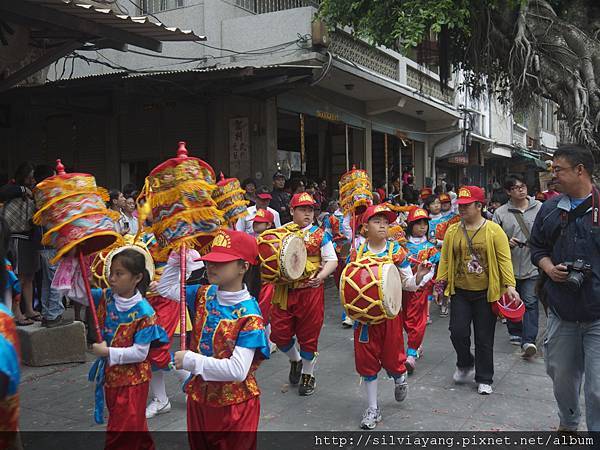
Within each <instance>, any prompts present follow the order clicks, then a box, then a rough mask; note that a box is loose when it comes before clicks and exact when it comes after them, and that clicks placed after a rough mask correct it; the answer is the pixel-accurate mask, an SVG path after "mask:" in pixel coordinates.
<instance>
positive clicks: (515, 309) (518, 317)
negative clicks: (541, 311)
mask: <svg viewBox="0 0 600 450" xmlns="http://www.w3.org/2000/svg"><path fill="white" fill-rule="evenodd" d="M491 307H492V312H493V313H494V314H495V315H497V316H499V317H503V318H505V319H507V320H510V321H511V322H521V321H522V320H523V316H524V315H525V304H524V303H521V304H520V305H519V306H515V304H514V302H513V301H512V300H510V299H509V298H508V295H506V294H504V295H503V296H502V297H500V300H498V301H497V302H493V303H492V305H491Z"/></svg>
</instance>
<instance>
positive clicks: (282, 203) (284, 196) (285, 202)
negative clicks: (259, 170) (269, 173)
mask: <svg viewBox="0 0 600 450" xmlns="http://www.w3.org/2000/svg"><path fill="white" fill-rule="evenodd" d="M284 187H285V176H284V175H283V174H282V173H281V172H275V174H274V175H273V192H271V197H272V199H271V203H270V204H269V206H270V207H271V208H273V209H274V210H275V211H277V212H278V213H279V217H280V218H281V223H282V224H286V223H288V222H291V220H292V216H291V215H290V194H288V193H287V192H285V191H284Z"/></svg>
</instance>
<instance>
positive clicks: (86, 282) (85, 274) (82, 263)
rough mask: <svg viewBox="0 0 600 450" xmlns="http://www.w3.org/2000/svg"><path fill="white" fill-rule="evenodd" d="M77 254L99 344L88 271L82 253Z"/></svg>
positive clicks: (98, 329)
mask: <svg viewBox="0 0 600 450" xmlns="http://www.w3.org/2000/svg"><path fill="white" fill-rule="evenodd" d="M77 253H78V254H79V267H80V268H81V276H82V277H83V285H84V286H85V293H86V294H87V298H88V303H89V307H90V312H91V315H92V320H93V321H94V330H95V331H96V342H97V343H98V344H99V343H100V342H102V333H101V332H100V324H99V323H98V315H97V314H96V304H95V303H94V297H92V289H91V288H90V280H89V278H88V270H87V266H86V265H85V261H84V260H83V251H82V250H81V249H80V250H79V251H78V252H77Z"/></svg>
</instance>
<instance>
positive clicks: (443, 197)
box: [438, 193, 452, 203]
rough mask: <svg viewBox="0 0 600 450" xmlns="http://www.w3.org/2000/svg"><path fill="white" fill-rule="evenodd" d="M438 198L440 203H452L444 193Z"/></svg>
mask: <svg viewBox="0 0 600 450" xmlns="http://www.w3.org/2000/svg"><path fill="white" fill-rule="evenodd" d="M438 198H439V200H440V203H451V202H452V199H451V198H450V196H449V195H448V194H446V193H443V194H440V196H439V197H438Z"/></svg>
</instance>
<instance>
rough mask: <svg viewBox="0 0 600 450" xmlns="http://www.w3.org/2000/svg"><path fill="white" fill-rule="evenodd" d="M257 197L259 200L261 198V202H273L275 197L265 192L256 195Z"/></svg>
mask: <svg viewBox="0 0 600 450" xmlns="http://www.w3.org/2000/svg"><path fill="white" fill-rule="evenodd" d="M256 196H257V197H258V198H260V199H261V200H271V199H272V198H273V196H272V195H271V194H269V193H268V192H263V193H262V194H256Z"/></svg>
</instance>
